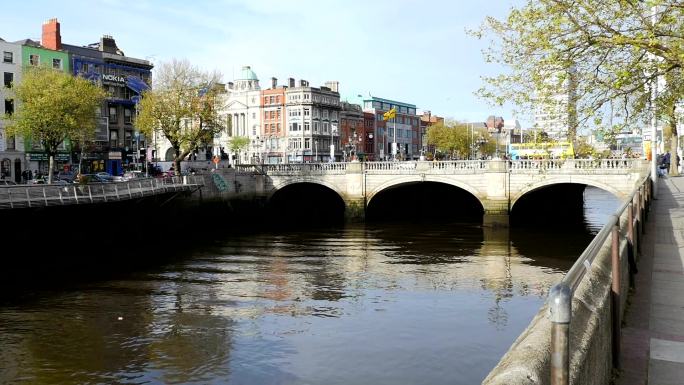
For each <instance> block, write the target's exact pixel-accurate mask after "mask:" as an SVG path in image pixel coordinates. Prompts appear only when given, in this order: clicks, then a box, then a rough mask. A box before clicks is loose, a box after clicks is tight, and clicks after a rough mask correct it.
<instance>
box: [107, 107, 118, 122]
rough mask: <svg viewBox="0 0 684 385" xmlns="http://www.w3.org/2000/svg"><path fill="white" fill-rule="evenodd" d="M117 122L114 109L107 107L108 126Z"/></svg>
mask: <svg viewBox="0 0 684 385" xmlns="http://www.w3.org/2000/svg"><path fill="white" fill-rule="evenodd" d="M117 122H118V119H117V116H116V107H109V124H116V123H117Z"/></svg>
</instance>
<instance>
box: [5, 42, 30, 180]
mask: <svg viewBox="0 0 684 385" xmlns="http://www.w3.org/2000/svg"><path fill="white" fill-rule="evenodd" d="M0 54H2V56H1V57H0V74H1V75H2V81H3V83H2V84H0V179H4V180H11V181H14V182H17V183H19V182H21V181H22V179H21V173H22V172H23V170H24V169H25V168H26V154H25V151H24V141H23V140H22V139H21V138H19V137H16V138H15V137H9V136H8V135H7V132H6V129H5V127H6V125H7V121H6V120H5V119H4V116H5V115H6V114H7V115H12V114H13V113H14V111H15V110H16V108H17V102H16V100H15V96H14V92H13V91H12V88H13V86H14V85H16V84H19V83H20V82H21V74H22V66H21V63H22V58H21V45H19V44H13V43H8V42H6V41H4V40H2V39H0Z"/></svg>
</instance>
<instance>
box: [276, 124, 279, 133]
mask: <svg viewBox="0 0 684 385" xmlns="http://www.w3.org/2000/svg"><path fill="white" fill-rule="evenodd" d="M276 128H277V130H278V132H280V123H278V124H277V125H276Z"/></svg>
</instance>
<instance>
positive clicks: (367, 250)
mask: <svg viewBox="0 0 684 385" xmlns="http://www.w3.org/2000/svg"><path fill="white" fill-rule="evenodd" d="M584 196H585V204H584V206H585V209H584V220H583V223H582V226H580V227H573V228H570V229H569V230H564V231H557V229H554V228H549V227H548V226H536V227H535V226H532V227H529V228H514V229H512V230H511V231H510V233H509V232H508V231H493V230H490V229H483V228H482V227H481V226H478V225H473V224H472V223H425V222H424V223H394V224H356V225H347V226H341V227H331V228H326V229H322V230H321V229H318V230H312V229H309V230H305V231H301V230H300V231H269V232H262V233H257V234H225V236H221V237H213V238H212V239H208V240H205V241H204V242H202V243H201V244H198V246H196V247H194V248H193V249H192V250H191V251H189V252H187V253H185V254H184V255H183V256H182V257H181V258H173V259H171V260H169V261H166V262H165V263H161V264H158V265H153V266H148V267H145V268H142V269H133V270H132V271H126V272H124V273H121V274H117V275H115V276H113V277H108V278H103V279H94V280H93V279H90V280H82V281H80V280H76V281H74V282H69V283H64V284H63V285H61V286H58V287H54V286H51V287H49V288H41V289H35V290H26V291H24V292H22V293H21V296H20V297H19V298H18V299H17V298H15V299H13V300H11V301H4V302H0V383H3V384H4V383H9V384H15V383H16V384H24V383H25V384H85V383H93V384H94V383H106V384H108V383H125V384H155V383H165V384H173V383H176V384H186V383H190V384H326V385H335V384H374V385H382V384H431V385H438V384H478V383H480V382H481V381H482V379H483V378H484V377H485V376H486V374H487V373H488V372H489V371H490V370H491V369H492V368H493V367H494V366H495V365H496V363H497V362H498V361H499V359H500V358H501V356H502V355H503V354H504V353H505V352H506V351H507V350H508V348H509V346H510V345H511V343H512V342H513V341H514V340H515V338H516V337H517V336H518V335H519V334H520V333H521V332H522V330H523V329H524V328H525V327H526V326H527V325H528V323H529V322H530V320H531V319H532V317H533V316H534V315H535V314H536V313H537V311H538V310H539V308H540V307H541V306H542V304H543V302H544V300H545V297H546V294H547V292H548V289H549V287H550V286H551V285H552V284H553V283H554V282H555V281H557V280H558V279H559V278H560V277H561V276H562V274H563V272H564V271H566V270H567V268H569V267H570V266H571V264H572V262H573V258H575V257H576V256H577V255H578V254H579V252H581V250H582V249H583V248H584V246H585V245H586V244H587V243H588V242H589V240H590V239H591V234H595V233H596V232H597V231H598V229H600V227H601V226H602V224H603V223H604V222H605V220H606V219H607V217H608V215H610V214H611V213H612V212H614V210H615V209H616V208H617V206H618V202H617V200H616V199H615V198H614V197H612V196H611V195H610V194H607V193H605V192H603V191H601V190H597V189H594V188H587V189H586V190H585V192H584Z"/></svg>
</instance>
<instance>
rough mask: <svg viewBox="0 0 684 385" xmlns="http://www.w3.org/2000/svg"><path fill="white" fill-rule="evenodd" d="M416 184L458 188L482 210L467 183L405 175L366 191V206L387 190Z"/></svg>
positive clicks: (478, 196) (474, 190)
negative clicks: (470, 196)
mask: <svg viewBox="0 0 684 385" xmlns="http://www.w3.org/2000/svg"><path fill="white" fill-rule="evenodd" d="M417 182H434V183H443V184H447V185H450V186H454V187H457V188H460V189H461V190H464V191H466V192H468V193H470V194H471V195H472V196H473V197H474V198H475V199H477V201H478V202H479V203H480V206H481V207H482V209H483V210H484V204H483V203H482V199H480V196H481V194H480V192H479V191H478V190H477V189H476V188H474V187H473V186H471V185H469V184H467V183H464V182H461V181H458V180H454V179H452V178H448V177H442V176H430V175H426V176H423V177H421V176H420V175H405V176H401V177H398V178H394V179H391V180H388V181H387V182H384V183H381V184H379V185H378V186H376V187H375V188H374V189H372V190H371V191H368V192H367V193H366V205H369V204H370V203H371V201H372V200H373V198H374V197H375V196H376V195H378V194H379V193H381V192H382V191H384V190H387V189H389V188H392V187H395V186H399V185H402V184H408V183H417Z"/></svg>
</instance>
